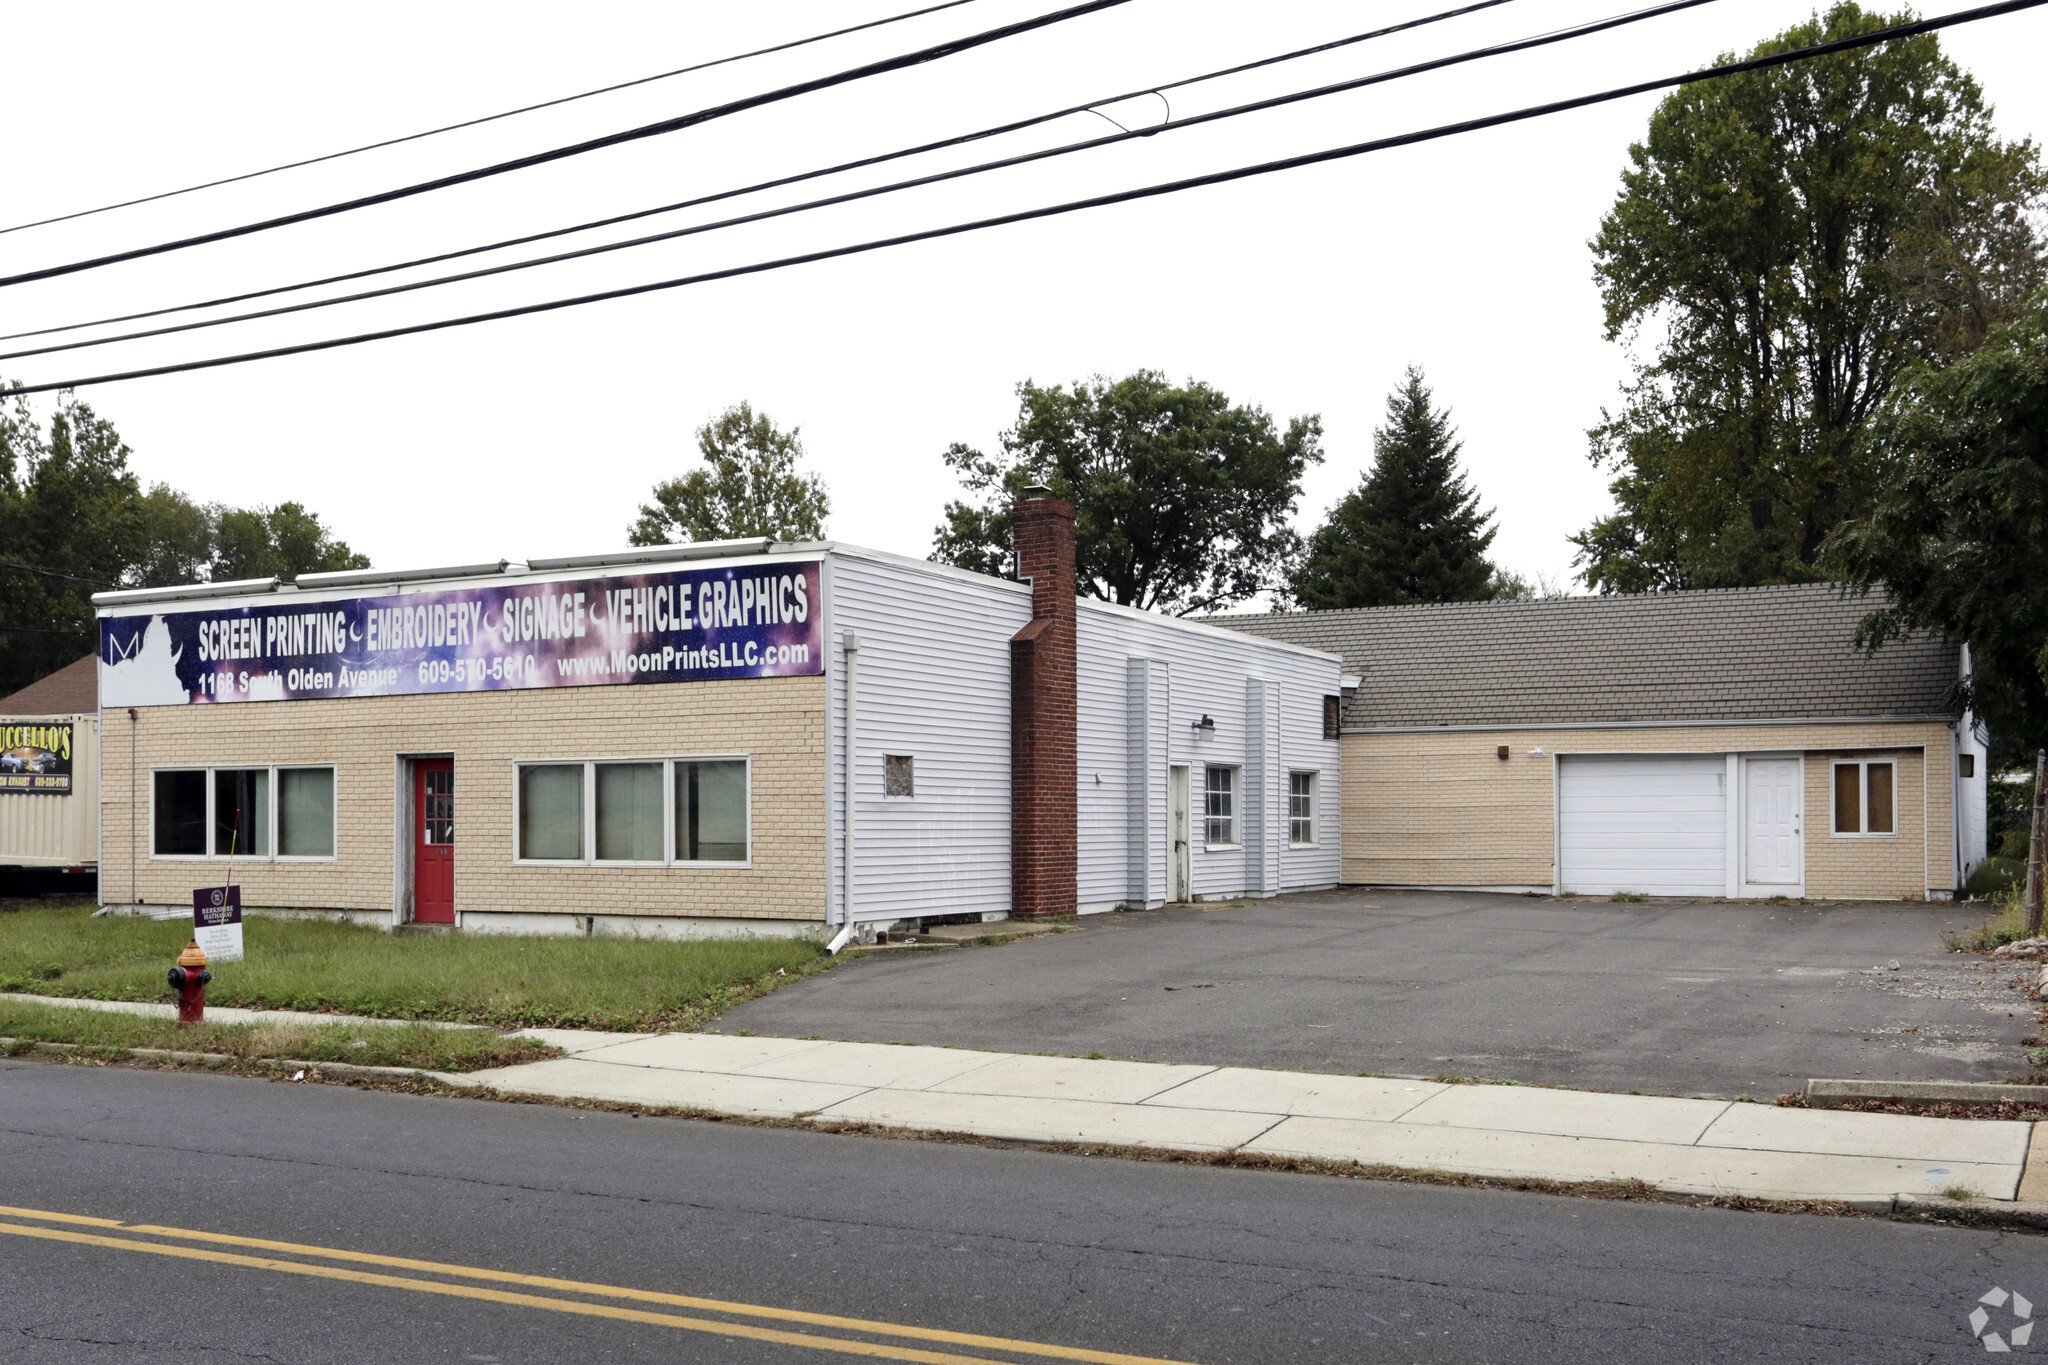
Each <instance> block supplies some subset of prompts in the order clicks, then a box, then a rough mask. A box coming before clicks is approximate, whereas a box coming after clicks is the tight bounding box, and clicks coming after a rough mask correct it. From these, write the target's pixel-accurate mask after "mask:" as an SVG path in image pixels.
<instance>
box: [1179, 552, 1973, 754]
mask: <svg viewBox="0 0 2048 1365" xmlns="http://www.w3.org/2000/svg"><path fill="white" fill-rule="evenodd" d="M1873 605H1875V604H1874V603H1873V602H1871V601H1869V600H1863V601H1858V600H1854V599H1849V600H1844V599H1843V598H1841V597H1839V596H1837V595H1836V590H1835V589H1834V588H1833V587H1832V586H1830V585H1828V584H1825V583H1803V584H1794V585H1789V586H1781V587H1767V588H1729V589H1719V590H1713V591H1704V592H1658V593H1631V594H1622V595H1615V596H1607V597H1552V598H1545V599H1541V600H1538V601H1530V602H1458V603H1451V604H1447V605H1442V606H1419V607H1364V608H1359V609H1356V610H1349V611H1310V612H1276V613H1273V614H1271V615H1265V616H1217V617H1211V618H1209V619H1210V621H1211V623H1212V624H1215V625H1219V626H1230V627H1232V628H1234V629H1237V630H1243V631H1249V632H1250V633H1252V634H1254V635H1263V636H1267V637H1269V638H1272V639H1279V640H1288V641H1291V642H1293V643H1295V644H1299V645H1309V646H1312V647H1314V648H1316V649H1325V650H1329V651H1331V652H1332V653H1335V654H1341V655H1342V656H1343V658H1344V671H1345V673H1346V674H1357V675H1358V676H1359V679H1360V681H1359V685H1358V689H1357V691H1356V692H1355V693H1353V694H1352V696H1351V698H1350V700H1349V702H1348V703H1347V705H1346V707H1345V713H1344V725H1345V728H1346V729H1353V728H1380V727H1398V726H1417V725H1514V724H1527V725H1541V724H1549V725H1560V724H1565V725H1569V724H1587V723H1597V722H1605V723H1616V722H1628V721H1643V722H1651V721H1705V722H1718V721H1745V720H1772V719H1785V720H1790V719H1804V718H1813V719H1822V718H1833V717H1852V716H1853V717H1875V716H1929V717H1932V716H1946V715H1947V714H1948V709H1947V706H1946V704H1945V702H1944V693H1945V692H1946V691H1947V689H1948V687H1949V685H1950V684H1951V683H1953V682H1954V681H1955V679H1956V674H1957V668H1958V664H1959V651H1958V649H1957V648H1956V646H1955V645H1953V644H1950V643H1948V642H1946V641H1943V640H1940V639H1937V638H1933V637H1916V638H1914V639H1911V640H1905V641H1898V642H1894V643H1892V644H1889V645H1887V646H1885V647H1884V649H1883V650H1881V651H1880V652H1879V653H1878V654H1876V655H1875V656H1864V655H1860V654H1858V653H1857V652H1856V651H1855V650H1854V649H1853V648H1852V647H1851V644H1850V640H1851V637H1852V636H1853V635H1854V634H1855V630H1856V623H1857V622H1858V621H1859V620H1860V619H1862V617H1863V616H1864V615H1865V614H1866V613H1868V612H1869V611H1870V610H1871V608H1872V606H1873Z"/></svg>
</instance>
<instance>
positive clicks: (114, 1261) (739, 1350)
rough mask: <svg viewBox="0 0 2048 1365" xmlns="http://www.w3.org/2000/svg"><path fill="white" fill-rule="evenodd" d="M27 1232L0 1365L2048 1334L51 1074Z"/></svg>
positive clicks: (1313, 1219)
mask: <svg viewBox="0 0 2048 1365" xmlns="http://www.w3.org/2000/svg"><path fill="white" fill-rule="evenodd" d="M0 1204H5V1205H8V1206H10V1207H9V1208H7V1209H5V1210H0V1286H4V1291H5V1292H4V1293H0V1359H5V1360H8V1361H17V1360H18V1361H23V1362H50V1363H51V1365H99V1363H100V1362H109V1363H112V1362H122V1363H126V1362H136V1361H143V1362H157V1361H166V1362H207V1363H209V1365H210V1363H211V1362H230V1361H263V1362H275V1363H276V1365H302V1363H304V1365H312V1363H314V1362H330V1361H332V1362H348V1365H383V1363H384V1362H390V1363H391V1365H401V1363H402V1365H417V1363H418V1362H432V1361H451V1362H470V1361H475V1362H486V1363H487V1365H499V1363H502V1365H529V1363H536V1362H555V1361H574V1362H578V1363H579V1365H581V1362H589V1361H603V1362H622V1363H624V1362H639V1361H647V1362H653V1361H662V1362H679V1361H680V1362H695V1361H703V1362H756V1361H759V1362H787V1361H809V1362H823V1361H827V1360H832V1359H849V1358H856V1357H853V1356H851V1355H849V1354H848V1352H849V1351H850V1350H857V1349H859V1346H860V1343H864V1342H882V1343H885V1344H886V1345H887V1347H888V1348H889V1349H891V1350H894V1351H897V1352H902V1351H904V1350H905V1349H906V1348H908V1349H909V1350H915V1351H920V1352H926V1353H929V1354H927V1355H925V1356H924V1357H922V1358H925V1359H942V1360H943V1359H953V1360H1010V1361H1024V1360H1038V1361H1044V1360H1048V1359H1051V1360H1063V1359H1064V1360H1072V1359H1081V1358H1086V1357H1083V1356H1079V1355H1077V1354H1076V1351H1077V1350H1081V1351H1097V1352H1122V1353H1126V1354H1132V1355H1137V1356H1140V1357H1147V1358H1152V1357H1161V1358H1166V1359H1172V1360H1182V1361H1195V1362H1216V1363H1219V1365H1220V1362H1240V1361H1242V1362H1297V1361H1299V1362H1381V1361H1386V1362H1415V1361H1461V1362H1477V1361H1500V1362H1550V1361H1556V1362H1572V1363H1573V1365H1581V1363H1583V1362H1608V1361H1613V1362H1629V1365H1636V1362H1640V1361H1644V1360H1658V1361H1753V1360H1771V1361H1845V1360H1855V1361H1859V1362H1886V1361H1928V1360H1946V1359H1955V1360H1962V1359H1965V1358H1969V1357H1973V1356H1976V1355H1978V1354H1979V1353H1981V1351H1982V1347H1981V1346H1980V1345H1979V1344H1978V1343H1977V1342H1976V1341H1975V1340H1973V1337H1972V1333H1971V1328H1970V1326H1969V1324H1968V1315H1969V1313H1970V1310H1971V1309H1972V1307H1973V1306H1975V1303H1976V1301H1977V1300H1978V1298H1979V1297H1980V1296H1982V1295H1983V1294H1985V1293H1986V1292H1988V1291H1989V1290H1990V1289H1991V1288H1992V1286H1994V1285H1996V1286H1999V1287H2001V1288H2004V1289H2006V1290H2009V1291H2010V1290H2017V1291H2019V1292H2020V1293H2022V1294H2024V1295H2025V1296H2026V1297H2027V1298H2028V1299H2029V1300H2030V1301H2031V1302H2035V1303H2042V1304H2044V1305H2048V1238H2041V1237H2028V1236H2015V1235H2010V1234H1996V1233H1989V1232H1973V1231H1966V1230H1959V1229H1952V1228H1936V1227H1925V1226H1916V1225H1907V1224H1901V1223H1891V1222H1884V1221H1878V1220H1873V1219H1850V1218H1819V1217H1791V1216H1783V1215H1773V1214H1757V1213H1737V1212H1729V1211H1721V1210H1709V1209H1694V1208H1685V1207H1677V1206H1667V1205H1655V1204H1624V1203H1614V1202H1602V1201H1596V1200H1585V1199H1564V1198H1556V1197H1550V1196H1540V1195H1523V1194H1514V1193H1502V1192H1496V1191H1484V1190H1464V1189H1455V1188H1431V1187H1425V1186H1403V1185H1387V1184H1375V1183H1371V1182H1366V1181H1344V1180H1335V1179H1329V1178H1321V1177H1312V1176H1296V1175H1280V1174H1269V1173H1260V1172H1245V1171H1227V1170H1210V1169H1201V1168H1192V1167H1180V1166H1172V1165H1165V1164H1148V1163H1136V1162H1124V1161H1115V1160H1107V1159H1090V1158H1085V1157H1068V1156H1058V1155H1052V1154H1047V1153H1041V1152H1032V1151H1028V1150H1022V1149H992V1148H981V1147H970V1146H952V1145H944V1144H937V1143H924V1142H910V1141H884V1140H875V1139H866V1138H853V1137H837V1136H828V1135H820V1134H813V1133H803V1132H796V1131H788V1130H775V1129H764V1128H747V1127H738V1126H722V1125H716V1124H702V1123H685V1122H679V1121H674V1120H667V1119H640V1118H633V1117H628V1116H625V1115H616V1114H599V1113H590V1114H584V1113H578V1112H576V1111H573V1110H568V1109H557V1108H547V1107H540V1106H526V1105H505V1104H492V1103H488V1102H482V1101H471V1100H450V1099H439V1098H419V1097H410V1096H403V1095H387V1094H376V1093H369V1092H362V1091H355V1090H348V1089H342V1088H338V1087H326V1086H316V1085H291V1084H289V1083H283V1082H268V1081H256V1080H246V1079H237V1078H230V1077H217V1076H204V1075H194V1074H176V1073H163V1072H142V1071H130V1070H124V1069H118V1068H94V1067H85V1066H62V1065H54V1064H50V1063H44V1062H28V1061H19V1060H16V1061H0ZM23 1210H32V1211H36V1214H35V1215H34V1216H28V1215H24V1213H23ZM50 1214H69V1215H73V1216H77V1217H84V1218H100V1219H108V1220H120V1221H121V1222H123V1223H126V1224H129V1225H135V1224H142V1225H146V1226H145V1227H141V1228H138V1227H134V1226H128V1227H103V1226H93V1225H89V1224H80V1223H72V1224H65V1223H63V1222H60V1221H55V1220H53V1219H51V1218H49V1217H48V1216H47V1215H50ZM22 1229H29V1232H27V1233H25V1232H23V1231H22ZM37 1233H40V1234H42V1235H33V1234H37ZM193 1233H201V1234H228V1235H231V1236H234V1237H239V1238H253V1239H261V1240H262V1241H265V1242H270V1243H290V1244H296V1245H297V1246H298V1247H301V1248H305V1247H310V1248H313V1249H314V1250H304V1249H297V1250H295V1249H291V1248H280V1247H277V1246H267V1247H266V1246H256V1245H251V1244H249V1243H247V1242H241V1243H222V1242H220V1241H218V1240H213V1241H209V1240H206V1239H205V1238H204V1237H195V1236H193V1235H192V1234H193ZM51 1234H55V1235H54V1236H53V1235H51ZM80 1238H85V1239H92V1238H99V1239H102V1243H95V1242H92V1241H90V1240H83V1241H82V1240H78V1239H80ZM103 1243H112V1245H107V1244H103ZM165 1248H171V1249H174V1250H180V1251H184V1252H187V1253H189V1254H188V1255H186V1256H183V1257H174V1256H171V1255H167V1254H165V1251H164V1249H165ZM336 1251H343V1252H353V1253H357V1254H358V1255H359V1256H360V1255H361V1254H363V1253H367V1254H369V1255H371V1256H375V1257H380V1258H393V1257H398V1258H410V1259H412V1260H414V1261H416V1262H428V1263H432V1264H430V1265H427V1266H421V1265H399V1264H394V1263H393V1262H391V1261H390V1260H389V1259H384V1260H378V1261H365V1260H362V1259H357V1260H353V1261H350V1260H345V1259H341V1258H338V1257H336V1256H334V1255H333V1254H332V1253H334V1252H336ZM224 1257H226V1258H233V1257H242V1258H245V1260H246V1262H247V1263H235V1262H234V1261H232V1260H224V1259H222V1258H224ZM308 1268H311V1270H312V1271H313V1272H316V1273H308ZM464 1268H467V1269H464ZM478 1268H482V1269H484V1270H493V1271H497V1272H501V1278H499V1279H497V1280H483V1279H479V1278H478V1277H477V1275H476V1274H475V1271H476V1270H477V1269H478ZM533 1275H540V1276H550V1277H557V1278H559V1279H573V1280H576V1281H581V1282H585V1284H586V1287H585V1288H583V1289H581V1290H565V1289H562V1288H561V1287H559V1286H538V1285H534V1284H532V1283H531V1282H530V1281H525V1280H512V1279H508V1278H503V1276H533ZM380 1276H381V1277H383V1278H384V1281H387V1282H378V1281H377V1279H376V1277H380ZM608 1286H609V1287H625V1288H628V1289H638V1290H654V1291H660V1292H662V1293H666V1294H669V1295H690V1296H698V1297H700V1298H711V1299H716V1300H722V1301H727V1302H728V1303H729V1304H730V1303H736V1304H741V1305H751V1306H756V1307H758V1308H760V1309H762V1310H764V1313H765V1315H763V1314H762V1313H757V1314H754V1315H748V1314H744V1313H736V1312H733V1311H732V1310H731V1309H730V1308H727V1309H725V1310H718V1309H706V1308H705V1307H704V1306H703V1305H701V1304H696V1305H687V1306H685V1305H677V1304H674V1303H649V1302H647V1301H646V1300H644V1299H642V1300H630V1299H628V1300H622V1299H620V1298H618V1297H617V1296H616V1295H615V1294H612V1295H608V1294H606V1293H603V1292H600V1291H601V1290H602V1289H604V1288H605V1287H608ZM479 1293H482V1294H485V1295H492V1294H495V1295H498V1296H500V1297H497V1298H490V1297H477V1296H476V1295H477V1294H479ZM2009 1302H2010V1301H2008V1307H2006V1308H2005V1309H2003V1310H2001V1312H2000V1313H1999V1315H1997V1316H1996V1317H1995V1318H1994V1319H1993V1321H1992V1324H1991V1325H1992V1327H1993V1329H1994V1330H1996V1329H1998V1328H2009V1327H2010V1326H2011V1325H2012V1321H2013V1319H2012V1315H2011V1308H2010V1306H2009ZM620 1311H624V1312H626V1313H628V1314H633V1313H641V1314H654V1315H656V1316H658V1317H659V1318H660V1319H661V1320H656V1321H648V1320H636V1319H633V1318H630V1317H628V1318H621V1317H619V1316H617V1314H618V1313H619V1312H620ZM793 1311H794V1312H802V1313H810V1314H831V1315H838V1316H843V1317H854V1318H859V1319H863V1320H867V1321H868V1322H869V1323H870V1324H871V1326H870V1328H869V1329H867V1330H864V1331H860V1330H855V1329H852V1328H848V1327H845V1326H843V1325H835V1324H830V1323H819V1322H804V1321H792V1320H791V1318H790V1317H789V1314H790V1313H791V1312H793ZM593 1314H611V1315H610V1316H598V1315H593ZM677 1320H680V1321H681V1322H683V1323H685V1324H696V1325H695V1326H691V1325H680V1326H679V1325H676V1323H677ZM906 1328H909V1329H918V1330H922V1331H924V1332H926V1333H927V1335H925V1336H924V1337H922V1338H905V1337H904V1336H902V1335H901V1333H902V1331H903V1330H904V1329H906ZM762 1331H767V1332H782V1331H800V1332H803V1333H805V1334H807V1337H808V1339H809V1342H810V1344H808V1345H804V1344H787V1343H784V1342H782V1341H778V1340H763V1339H761V1337H760V1336H759V1335H758V1333H759V1332H762ZM728 1332H731V1333H732V1335H727V1333H728ZM743 1332H754V1333H757V1335H752V1336H749V1335H741V1333H743ZM932 1332H938V1333H941V1334H944V1333H955V1334H958V1333H968V1334H979V1335H983V1336H989V1335H993V1336H999V1337H1002V1338H1007V1339H1011V1340H1013V1341H1019V1342H1025V1343H1032V1344H1035V1345H1037V1346H1038V1347H1040V1350H1039V1351H1037V1352H1034V1353H1022V1352H1018V1351H1016V1350H1007V1351H1005V1350H994V1349H989V1348H986V1347H983V1346H977V1345H973V1344H970V1343H966V1342H962V1341H960V1340H958V1339H935V1338H934V1337H933V1336H932V1335H930V1333H932ZM821 1341H822V1343H823V1345H822V1348H821V1346H820V1342H821ZM848 1343H853V1345H852V1346H849V1345H848ZM885 1355H886V1353H885ZM863 1358H872V1355H870V1356H867V1357H863ZM908 1358H919V1357H908ZM1096 1358H1097V1359H1100V1357H1096Z"/></svg>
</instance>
